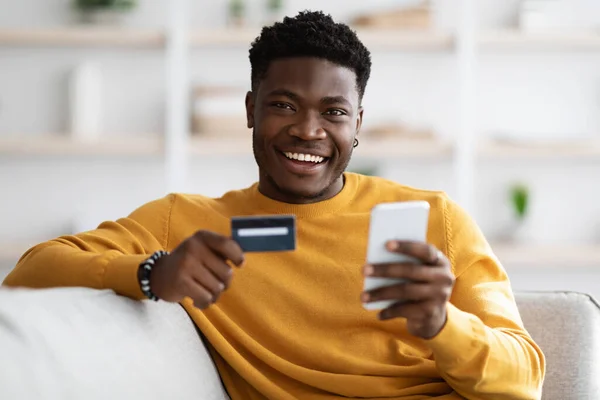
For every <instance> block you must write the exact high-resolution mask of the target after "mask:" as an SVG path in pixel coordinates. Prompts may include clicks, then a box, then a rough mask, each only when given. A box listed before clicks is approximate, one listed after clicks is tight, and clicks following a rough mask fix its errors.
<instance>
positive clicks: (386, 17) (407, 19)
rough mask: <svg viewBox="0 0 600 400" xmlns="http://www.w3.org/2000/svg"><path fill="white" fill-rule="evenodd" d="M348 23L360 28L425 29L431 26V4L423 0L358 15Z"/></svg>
mask: <svg viewBox="0 0 600 400" xmlns="http://www.w3.org/2000/svg"><path fill="white" fill-rule="evenodd" d="M350 23H351V25H353V26H355V27H361V28H380V29H398V30H402V29H408V30H427V29H430V28H431V27H432V5H431V2H430V1H428V0H425V1H423V2H422V3H421V4H418V5H414V6H410V7H402V8H399V9H394V10H384V11H380V12H373V13H370V14H365V15H360V16H358V17H356V18H354V19H353V20H352V21H351V22H350Z"/></svg>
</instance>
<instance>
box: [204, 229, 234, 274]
mask: <svg viewBox="0 0 600 400" xmlns="http://www.w3.org/2000/svg"><path fill="white" fill-rule="evenodd" d="M196 235H198V236H200V237H201V238H202V240H203V241H204V243H205V244H206V245H207V246H208V247H209V248H210V249H211V250H213V251H214V252H216V253H217V254H219V255H220V256H222V257H223V258H224V259H226V260H230V261H231V262H232V263H233V264H235V265H237V266H238V267H239V266H241V265H242V264H243V263H244V252H243V251H242V249H241V247H240V245H239V244H237V242H236V241H234V240H233V239H231V238H228V237H225V236H222V235H219V234H216V233H214V232H208V231H200V232H198V233H196Z"/></svg>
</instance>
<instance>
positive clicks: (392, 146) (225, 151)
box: [190, 133, 453, 159]
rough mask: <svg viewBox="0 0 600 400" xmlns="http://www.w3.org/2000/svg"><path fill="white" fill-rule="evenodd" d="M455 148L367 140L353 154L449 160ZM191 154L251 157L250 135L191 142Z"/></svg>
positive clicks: (421, 142)
mask: <svg viewBox="0 0 600 400" xmlns="http://www.w3.org/2000/svg"><path fill="white" fill-rule="evenodd" d="M452 150H453V148H452V145H451V144H449V143H445V142H438V141H428V140H397V139H396V140H390V139H387V140H374V139H371V140H368V139H364V140H362V141H361V142H360V145H359V146H358V147H357V148H356V149H355V150H354V157H358V158H376V157H390V156H397V157H399V158H400V159H406V158H429V157H449V156H451V155H452ZM190 152H191V154H192V155H196V156H200V155H201V156H236V155H239V156H244V155H252V143H251V135H250V133H248V135H247V137H242V136H237V135H236V136H233V137H231V138H214V137H206V138H202V137H196V138H193V139H192V140H191V143H190Z"/></svg>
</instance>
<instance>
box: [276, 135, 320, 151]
mask: <svg viewBox="0 0 600 400" xmlns="http://www.w3.org/2000/svg"><path fill="white" fill-rule="evenodd" d="M281 146H282V147H284V146H285V147H294V148H297V149H304V150H321V151H327V148H325V147H323V145H322V144H320V143H319V141H316V140H302V139H300V138H297V137H292V138H290V140H288V141H286V142H285V143H281Z"/></svg>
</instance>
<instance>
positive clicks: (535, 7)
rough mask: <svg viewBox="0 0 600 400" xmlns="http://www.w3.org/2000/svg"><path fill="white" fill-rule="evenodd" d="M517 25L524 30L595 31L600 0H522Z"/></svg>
mask: <svg viewBox="0 0 600 400" xmlns="http://www.w3.org/2000/svg"><path fill="white" fill-rule="evenodd" d="M519 27H520V28H521V29H522V30H523V31H526V32H547V31H596V30H598V28H600V2H598V1H596V0H523V1H522V2H521V6H520V9H519Z"/></svg>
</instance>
